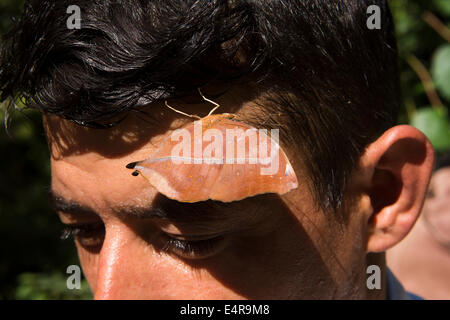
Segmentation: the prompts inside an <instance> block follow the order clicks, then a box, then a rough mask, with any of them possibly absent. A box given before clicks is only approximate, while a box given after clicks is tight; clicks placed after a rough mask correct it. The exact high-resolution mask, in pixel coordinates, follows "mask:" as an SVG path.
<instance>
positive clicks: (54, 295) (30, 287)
mask: <svg viewBox="0 0 450 320" xmlns="http://www.w3.org/2000/svg"><path fill="white" fill-rule="evenodd" d="M66 281H67V279H66V278H65V277H64V276H63V275H62V274H60V273H51V274H42V273H22V274H21V275H20V276H19V278H18V285H17V288H16V293H15V298H16V299H19V300H49V299H52V300H54V299H61V300H73V299H77V300H79V299H82V300H87V299H92V293H91V291H90V289H89V285H88V284H87V282H86V280H83V281H82V282H81V283H80V284H81V286H80V287H81V288H80V289H72V290H69V289H67V284H66Z"/></svg>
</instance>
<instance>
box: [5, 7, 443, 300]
mask: <svg viewBox="0 0 450 320" xmlns="http://www.w3.org/2000/svg"><path fill="white" fill-rule="evenodd" d="M23 2H24V1H23V0H0V34H3V33H4V32H5V31H6V30H7V29H8V27H9V26H10V25H11V22H12V17H14V16H18V15H19V14H20V10H21V8H22V6H23ZM389 3H390V6H391V9H392V12H393V15H394V19H395V22H396V29H397V39H398V47H399V55H400V57H399V67H400V71H401V83H402V90H403V92H402V94H403V101H404V105H403V110H402V112H401V115H400V117H399V119H398V120H399V123H410V124H412V125H414V126H416V127H418V128H419V129H420V130H422V131H423V132H424V133H425V134H426V135H427V136H428V137H429V139H430V140H431V142H432V143H433V145H434V147H435V150H436V152H437V153H438V155H440V154H444V153H445V152H448V151H449V150H450V122H449V117H448V109H449V106H450V28H449V27H450V0H432V1H422V0H389ZM4 108H5V106H4V105H3V106H2V105H0V127H1V128H0V150H1V151H0V152H1V156H0V168H1V169H0V299H90V298H91V297H92V295H91V293H90V291H89V289H88V286H87V283H86V282H85V281H84V280H83V282H82V286H81V290H68V289H67V288H66V279H67V274H66V268H67V266H69V265H71V264H78V258H77V256H76V251H75V248H74V245H73V243H72V242H71V241H70V240H66V241H63V240H61V241H60V240H59V237H60V234H61V232H62V230H61V229H62V225H61V224H60V222H59V219H58V218H57V216H56V214H55V213H54V212H53V211H52V210H51V209H50V207H49V205H48V203H47V198H46V194H47V190H48V188H49V182H50V168H49V159H48V148H47V145H46V141H45V137H44V131H43V128H42V124H41V118H40V115H39V114H38V113H37V112H33V111H30V110H27V111H24V112H23V113H20V112H16V113H15V114H12V116H11V119H10V120H9V130H8V131H9V134H7V132H6V131H5V129H4V126H3V123H4V122H5V119H4Z"/></svg>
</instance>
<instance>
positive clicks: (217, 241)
mask: <svg viewBox="0 0 450 320" xmlns="http://www.w3.org/2000/svg"><path fill="white" fill-rule="evenodd" d="M224 240H225V237H224V236H223V235H219V236H215V237H212V238H208V239H201V240H186V239H177V238H174V237H172V236H170V235H168V234H165V239H164V245H163V247H162V250H163V251H166V252H168V251H170V252H173V253H175V254H176V255H178V256H180V257H182V258H186V259H205V258H208V257H210V256H212V255H213V254H214V253H216V252H218V250H219V249H220V248H222V244H223V243H224Z"/></svg>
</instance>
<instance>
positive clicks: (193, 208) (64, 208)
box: [48, 190, 234, 224]
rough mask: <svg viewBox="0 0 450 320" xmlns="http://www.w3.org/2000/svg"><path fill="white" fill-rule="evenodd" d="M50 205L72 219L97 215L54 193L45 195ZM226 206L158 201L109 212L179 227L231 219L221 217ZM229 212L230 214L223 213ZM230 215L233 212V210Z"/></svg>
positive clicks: (225, 204) (165, 199)
mask: <svg viewBox="0 0 450 320" xmlns="http://www.w3.org/2000/svg"><path fill="white" fill-rule="evenodd" d="M48 198H49V202H50V205H51V206H52V207H53V209H54V210H55V211H58V212H62V213H65V214H75V215H78V214H80V215H98V214H97V212H96V211H95V210H94V209H92V208H90V207H88V206H85V205H82V204H80V203H78V202H76V201H73V200H68V199H65V198H64V197H62V196H61V195H59V194H58V193H57V192H55V191H53V190H50V191H49V192H48ZM229 207H230V206H229V205H228V204H227V203H220V202H218V201H211V200H208V201H204V202H199V203H182V202H178V201H176V200H172V199H168V198H166V197H164V196H161V197H159V199H158V200H157V201H156V204H155V205H152V204H149V205H148V206H115V207H111V210H112V211H113V212H114V213H115V214H116V215H117V216H118V217H120V218H127V217H135V218H140V219H159V220H167V221H171V222H179V223H199V224H205V223H207V222H212V221H216V222H218V221H224V220H228V218H232V217H230V215H231V216H233V214H231V212H228V213H229V214H224V210H227V208H229ZM227 211H230V210H227ZM233 211H234V210H233Z"/></svg>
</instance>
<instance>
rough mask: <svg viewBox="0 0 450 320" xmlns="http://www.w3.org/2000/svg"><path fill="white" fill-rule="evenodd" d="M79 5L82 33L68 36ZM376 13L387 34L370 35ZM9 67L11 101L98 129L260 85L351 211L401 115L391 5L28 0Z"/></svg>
mask: <svg viewBox="0 0 450 320" xmlns="http://www.w3.org/2000/svg"><path fill="white" fill-rule="evenodd" d="M70 5H78V6H79V7H80V9H81V28H80V29H68V28H67V18H68V16H69V15H68V14H67V13H66V10H67V8H68V7H69V6H70ZM370 5H377V6H378V7H379V8H380V12H381V16H380V18H381V28H380V29H370V28H368V26H367V20H368V18H369V14H368V13H367V8H368V7H369V6H370ZM0 59H1V60H0V92H1V97H0V101H3V100H5V99H7V98H11V97H12V98H13V99H15V98H21V99H22V100H23V101H24V103H25V105H27V106H29V107H33V108H37V109H39V110H41V111H42V112H43V113H45V114H55V115H58V116H60V117H63V118H66V119H69V120H72V121H74V122H76V123H78V124H81V125H85V126H91V127H101V126H108V125H112V124H114V121H112V120H111V119H116V118H117V117H118V116H121V115H125V116H126V114H127V112H130V111H131V110H133V109H135V108H139V107H141V106H144V105H147V104H149V103H151V102H153V101H158V100H161V99H167V98H170V97H181V96H184V95H188V94H189V93H192V92H193V91H195V90H196V88H198V87H201V86H204V85H206V84H209V83H212V82H218V83H239V82H241V83H242V82H252V83H255V85H256V86H257V87H258V88H259V89H260V91H261V92H263V93H264V94H263V95H262V97H264V99H263V100H262V101H260V104H261V105H263V106H265V107H266V108H268V109H269V108H270V109H276V110H277V111H278V112H279V113H282V114H283V115H286V117H285V121H284V125H283V129H284V130H285V131H286V133H287V134H285V135H284V136H288V137H292V138H291V139H292V141H293V142H295V143H296V145H297V146H298V147H299V150H301V154H302V157H303V158H304V162H305V164H306V167H307V169H308V170H309V173H310V178H311V179H310V180H311V187H312V190H313V191H314V194H315V195H316V196H317V201H318V203H319V204H320V205H321V206H322V208H329V207H332V208H335V209H336V208H338V207H339V206H340V205H342V200H343V195H344V193H345V188H346V181H347V179H348V177H349V175H350V174H351V172H352V170H353V169H354V168H355V166H357V161H358V158H359V156H360V155H361V153H362V152H363V150H364V148H365V147H366V146H367V145H368V144H369V143H370V142H372V141H374V140H375V139H376V138H377V137H378V136H379V135H380V134H381V133H382V132H383V131H385V130H386V129H387V128H389V127H391V126H392V125H394V124H395V121H396V118H397V111H398V108H399V96H400V94H399V84H398V76H397V50H396V42H395V36H394V26H393V21H392V17H391V14H390V11H389V8H388V5H387V2H386V1H385V0H372V1H362V0H341V1H330V0H303V1H299V0H195V1H194V0H154V1H151V0H104V1H92V0H78V1H76V0H70V1H69V0H58V1H56V0H55V1H47V0H29V1H27V3H26V5H25V8H24V13H23V15H22V17H21V18H20V19H19V21H18V22H17V23H16V24H15V26H14V27H13V28H12V30H11V31H10V32H9V33H8V34H7V35H6V36H5V37H4V39H3V43H2V51H1V56H0ZM271 111H273V110H271ZM268 114H269V112H268Z"/></svg>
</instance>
